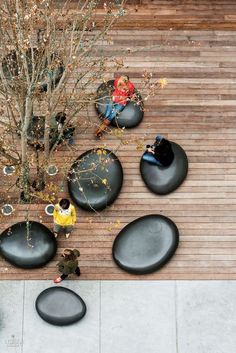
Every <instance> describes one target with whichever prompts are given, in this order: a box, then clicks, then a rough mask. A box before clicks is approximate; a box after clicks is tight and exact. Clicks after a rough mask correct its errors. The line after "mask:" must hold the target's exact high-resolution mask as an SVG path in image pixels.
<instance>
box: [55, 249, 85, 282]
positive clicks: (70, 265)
mask: <svg viewBox="0 0 236 353" xmlns="http://www.w3.org/2000/svg"><path fill="white" fill-rule="evenodd" d="M79 256H80V252H79V250H77V249H73V250H72V249H65V250H64V251H63V253H62V254H61V257H62V258H63V259H62V260H61V261H59V262H58V263H57V267H58V270H59V272H61V273H62V275H61V276H59V277H57V278H55V279H54V283H60V282H61V281H63V280H64V279H65V278H67V277H68V276H69V275H70V274H71V273H75V274H76V275H77V276H80V268H79V264H78V259H77V258H78V257H79Z"/></svg>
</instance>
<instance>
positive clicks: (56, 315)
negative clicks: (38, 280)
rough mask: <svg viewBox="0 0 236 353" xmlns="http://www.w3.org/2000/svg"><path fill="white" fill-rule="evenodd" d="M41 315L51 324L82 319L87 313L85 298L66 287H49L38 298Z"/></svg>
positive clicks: (36, 305)
mask: <svg viewBox="0 0 236 353" xmlns="http://www.w3.org/2000/svg"><path fill="white" fill-rule="evenodd" d="M35 307H36V310H37V312H38V314H39V316H40V317H41V318H42V319H43V320H45V321H47V322H48V323H49V324H52V325H57V326H64V325H70V324H73V323H75V322H77V321H79V320H81V319H82V318H83V317H84V315H85V314H86V310H87V309H86V305H85V303H84V301H83V299H82V298H81V297H80V296H79V295H78V294H76V293H75V292H73V291H72V290H70V289H67V288H64V287H52V288H47V289H45V290H44V291H43V292H41V293H40V294H39V296H38V298H37V299H36V303H35Z"/></svg>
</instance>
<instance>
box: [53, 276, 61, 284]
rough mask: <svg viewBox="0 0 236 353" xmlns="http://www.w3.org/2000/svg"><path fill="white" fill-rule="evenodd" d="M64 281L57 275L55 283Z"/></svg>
mask: <svg viewBox="0 0 236 353" xmlns="http://www.w3.org/2000/svg"><path fill="white" fill-rule="evenodd" d="M61 281H62V279H61V277H57V278H55V279H54V281H53V282H54V283H60V282H61Z"/></svg>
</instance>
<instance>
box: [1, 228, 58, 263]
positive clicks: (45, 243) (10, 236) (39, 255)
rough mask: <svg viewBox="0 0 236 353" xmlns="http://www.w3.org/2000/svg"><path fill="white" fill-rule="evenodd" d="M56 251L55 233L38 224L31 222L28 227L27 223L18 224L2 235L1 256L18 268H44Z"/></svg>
mask: <svg viewBox="0 0 236 353" xmlns="http://www.w3.org/2000/svg"><path fill="white" fill-rule="evenodd" d="M27 228H28V231H29V234H28V235H29V236H28V237H27ZM56 251H57V242H56V240H55V237H54V235H53V233H52V232H51V231H50V230H49V229H48V228H47V227H45V226H44V225H43V224H41V223H38V222H32V221H29V224H28V225H27V224H26V222H20V223H16V224H14V225H12V226H11V227H9V228H8V229H6V230H4V232H3V233H2V234H1V235H0V255H2V256H3V257H4V258H5V259H6V260H7V261H8V262H10V263H11V264H12V265H14V266H17V267H21V268H37V267H42V266H44V265H46V264H47V263H48V262H49V261H50V260H51V259H52V258H53V257H54V255H55V254H56Z"/></svg>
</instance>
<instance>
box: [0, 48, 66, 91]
mask: <svg viewBox="0 0 236 353" xmlns="http://www.w3.org/2000/svg"><path fill="white" fill-rule="evenodd" d="M33 53H34V60H36V66H37V64H39V62H37V60H40V65H41V67H42V73H41V76H39V78H38V81H39V82H40V83H41V84H40V88H41V91H42V92H43V91H44V92H47V89H48V84H47V77H46V75H47V72H46V70H45V68H46V67H47V64H48V60H47V59H46V58H45V61H44V63H41V61H42V58H41V55H40V53H39V51H38V49H37V48H33ZM25 57H26V62H27V66H28V72H29V75H30V76H31V75H32V71H33V68H32V52H31V48H28V49H27V50H26V52H25ZM51 60H56V61H57V65H56V67H55V68H54V69H53V70H52V72H51V74H52V87H51V88H52V89H54V88H55V87H56V86H57V85H58V83H59V81H60V79H61V77H62V75H63V72H64V70H65V67H64V64H63V62H62V61H61V60H60V58H59V57H58V55H57V54H56V53H52V54H51ZM21 66H22V67H21ZM2 69H3V74H4V76H5V78H6V79H7V80H9V81H12V79H13V78H16V77H17V76H20V73H21V72H22V70H23V64H22V63H21V62H19V59H18V57H17V52H16V51H15V50H12V51H11V52H10V53H9V54H7V55H6V56H5V57H4V58H3V60H2Z"/></svg>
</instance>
